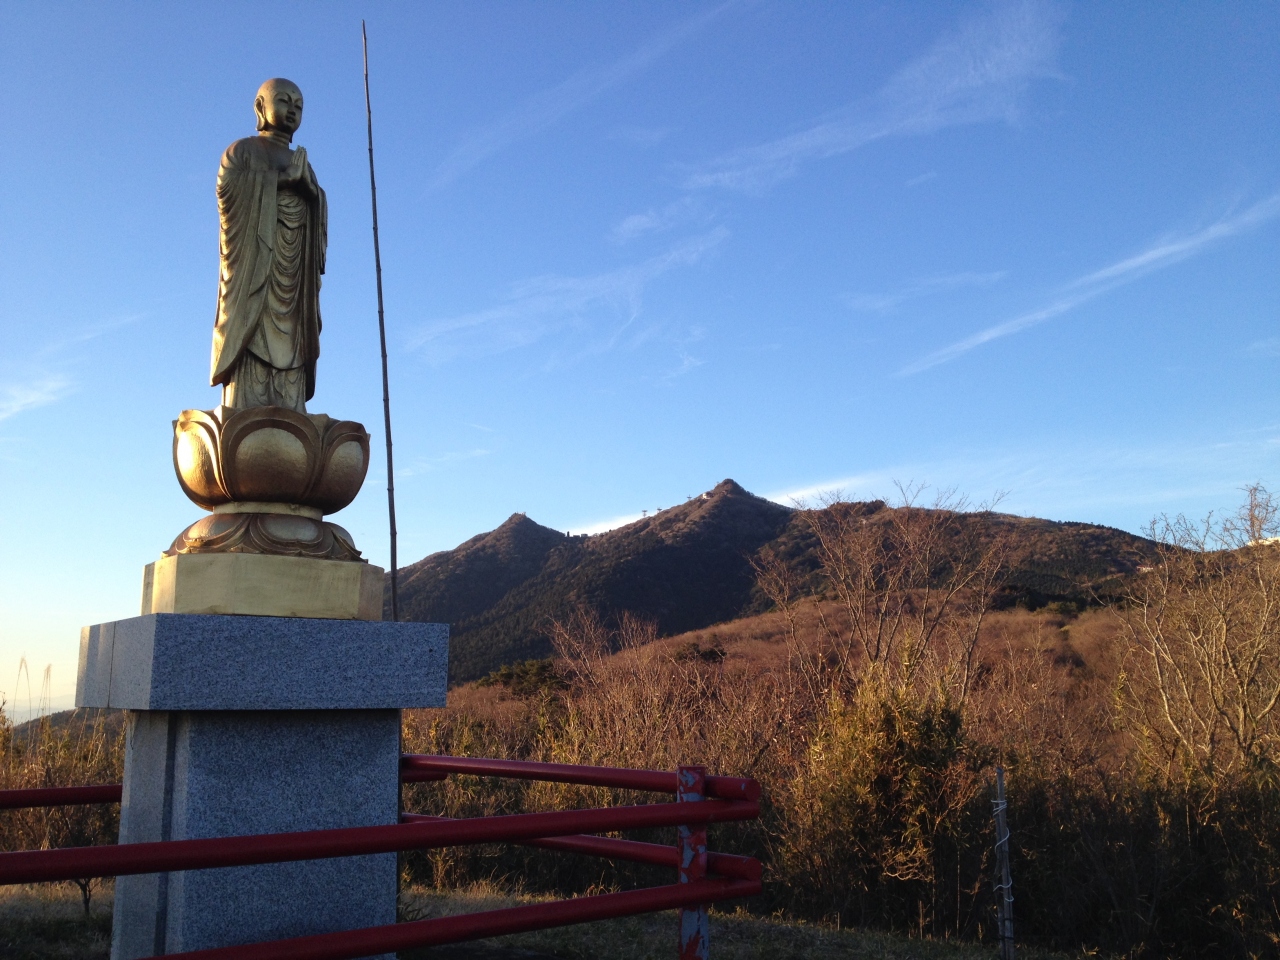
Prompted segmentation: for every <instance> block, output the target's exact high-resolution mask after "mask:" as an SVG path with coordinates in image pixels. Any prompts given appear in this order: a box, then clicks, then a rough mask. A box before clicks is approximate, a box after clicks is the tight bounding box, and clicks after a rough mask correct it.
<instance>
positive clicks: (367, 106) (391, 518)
mask: <svg viewBox="0 0 1280 960" xmlns="http://www.w3.org/2000/svg"><path fill="white" fill-rule="evenodd" d="M360 39H361V40H362V41H363V43H364V115H365V121H366V124H367V126H368V130H369V196H370V197H371V198H372V199H373V267H374V272H375V273H376V274H377V278H378V342H379V343H380V344H381V345H382V420H383V426H384V427H385V430H386V436H387V519H388V522H389V523H390V525H391V619H392V620H399V619H400V592H399V590H398V589H397V584H396V475H395V468H394V464H393V462H392V458H391V385H390V381H389V379H388V377H387V322H386V319H385V316H384V314H383V312H382V252H381V250H380V249H379V247H378V181H377V179H376V178H375V177H374V175H373V106H372V104H371V103H370V100H369V34H368V33H367V32H365V28H364V21H363V20H361V21H360Z"/></svg>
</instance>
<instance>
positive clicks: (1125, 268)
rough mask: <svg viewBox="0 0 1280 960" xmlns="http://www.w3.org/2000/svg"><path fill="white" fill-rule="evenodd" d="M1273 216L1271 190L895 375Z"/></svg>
mask: <svg viewBox="0 0 1280 960" xmlns="http://www.w3.org/2000/svg"><path fill="white" fill-rule="evenodd" d="M1278 215H1280V193H1274V194H1272V195H1271V196H1269V197H1267V198H1266V199H1264V200H1260V201H1259V202H1258V203H1255V204H1254V205H1253V206H1251V207H1249V208H1248V209H1247V210H1245V211H1244V212H1243V213H1239V214H1237V215H1235V216H1228V217H1223V218H1222V219H1220V220H1218V221H1217V222H1216V223H1213V224H1210V225H1209V226H1207V227H1204V228H1203V229H1200V230H1196V231H1194V232H1192V233H1187V234H1183V235H1182V236H1173V237H1166V238H1164V239H1162V240H1160V241H1158V242H1156V243H1154V244H1152V245H1151V246H1150V247H1148V248H1147V249H1146V250H1143V251H1142V252H1141V253H1137V254H1135V255H1133V256H1131V257H1126V258H1124V259H1123V260H1119V261H1117V262H1116V263H1113V264H1111V265H1110V266H1108V267H1103V268H1102V269H1101V270H1095V271H1094V272H1092V273H1088V274H1085V275H1084V276H1083V277H1079V278H1078V279H1076V280H1073V281H1071V282H1070V283H1068V284H1067V285H1066V286H1064V287H1062V288H1060V290H1059V294H1058V296H1057V298H1056V299H1054V300H1053V301H1051V302H1050V303H1048V304H1046V305H1045V306H1042V307H1039V308H1038V309H1035V310H1032V311H1030V312H1029V313H1024V314H1021V315H1020V316H1017V317H1014V318H1013V319H1012V320H1006V321H1005V322H1004V323H998V324H996V325H995V326H992V327H987V328H986V329H985V330H979V331H978V332H977V333H975V334H973V335H972V336H969V337H965V338H964V339H963V340H957V341H956V342H955V343H953V344H951V345H949V346H946V347H943V348H942V349H941V350H935V351H934V352H933V353H931V354H929V355H928V356H925V357H922V358H921V359H919V360H917V361H915V362H914V363H911V364H908V365H907V366H905V367H903V368H902V370H900V371H899V376H908V375H910V374H913V373H920V372H922V371H924V370H928V369H930V368H932V367H936V366H938V365H939V364H943V363H947V362H949V361H951V360H954V359H956V358H957V357H959V356H962V355H964V354H966V353H968V352H969V351H970V350H973V349H974V348H975V347H980V346H982V345H983V344H985V343H990V342H991V341H993V340H999V339H1000V338H1001V337H1007V336H1010V335H1011V334H1015V333H1019V332H1020V331H1022V330H1026V329H1027V328H1029V327H1034V326H1036V325H1037V324H1041V323H1044V322H1045V321H1046V320H1051V319H1053V318H1054V317H1058V316H1061V315H1062V314H1064V313H1068V312H1069V311H1071V310H1074V309H1075V308H1076V307H1078V306H1080V305H1081V304H1083V303H1086V302H1088V301H1090V300H1092V299H1094V298H1095V297H1099V296H1101V295H1102V294H1104V293H1106V292H1108V291H1109V290H1113V289H1115V288H1116V287H1119V286H1123V285H1124V284H1127V283H1132V282H1133V281H1134V280H1137V279H1138V278H1139V277H1143V276H1146V275H1147V274H1149V273H1152V272H1154V271H1156V270H1161V269H1163V268H1165V267H1168V266H1171V265H1172V264H1175V263H1178V262H1179V261H1181V260H1185V259H1187V258H1188V257H1192V256H1195V255H1196V254H1198V253H1200V252H1201V251H1202V250H1204V249H1205V248H1207V247H1209V246H1210V245H1212V244H1214V243H1216V242H1218V241H1220V240H1225V239H1227V238H1229V237H1233V236H1235V235H1236V234H1239V233H1243V232H1245V231H1247V230H1250V229H1253V228H1254V227H1257V226H1260V225H1261V224H1263V223H1266V222H1267V221H1269V220H1272V219H1274V218H1275V217H1276V216H1278Z"/></svg>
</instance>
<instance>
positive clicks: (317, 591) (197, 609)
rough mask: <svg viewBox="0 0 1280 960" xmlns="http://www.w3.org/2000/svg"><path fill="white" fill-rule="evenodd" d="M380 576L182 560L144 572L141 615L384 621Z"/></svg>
mask: <svg viewBox="0 0 1280 960" xmlns="http://www.w3.org/2000/svg"><path fill="white" fill-rule="evenodd" d="M383 573H384V571H383V569H382V568H381V567H375V566H373V565H372V564H369V563H360V562H352V561H348V560H312V559H309V558H306V557H275V556H268V555H265V554H259V553H180V554H178V555H177V556H172V557H161V558H160V559H159V560H157V561H156V562H155V563H149V564H147V566H146V568H145V569H144V572H143V575H142V614H143V615H144V616H145V615H146V614H148V613H211V614H232V613H235V614H247V615H250V616H258V617H317V618H321V619H329V620H381V619H382V591H383Z"/></svg>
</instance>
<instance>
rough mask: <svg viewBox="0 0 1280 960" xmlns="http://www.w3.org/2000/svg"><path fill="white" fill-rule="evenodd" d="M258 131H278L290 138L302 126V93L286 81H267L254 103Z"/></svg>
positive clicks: (294, 85) (259, 90)
mask: <svg viewBox="0 0 1280 960" xmlns="http://www.w3.org/2000/svg"><path fill="white" fill-rule="evenodd" d="M253 107H254V110H255V112H256V113H257V114H258V129H259V130H264V129H265V130H280V131H281V132H283V133H285V134H288V135H289V136H290V137H292V136H293V135H294V134H295V133H296V132H297V130H298V127H300V126H301V125H302V91H301V90H299V89H298V87H297V85H296V84H294V83H291V82H290V81H288V80H268V81H267V82H266V83H264V84H263V85H262V86H261V87H260V88H259V89H258V99H257V100H256V101H255V102H254V105H253Z"/></svg>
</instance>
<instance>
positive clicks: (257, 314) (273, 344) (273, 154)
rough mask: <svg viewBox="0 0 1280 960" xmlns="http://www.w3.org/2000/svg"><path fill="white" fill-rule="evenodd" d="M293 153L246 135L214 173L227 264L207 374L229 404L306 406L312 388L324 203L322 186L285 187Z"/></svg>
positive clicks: (300, 408) (322, 261)
mask: <svg viewBox="0 0 1280 960" xmlns="http://www.w3.org/2000/svg"><path fill="white" fill-rule="evenodd" d="M292 155H293V152H292V151H291V150H289V149H288V148H287V147H284V146H282V145H281V144H278V143H276V142H274V141H273V140H271V139H270V138H268V137H246V138H245V139H243V140H237V141H236V142H235V143H233V144H231V146H229V147H228V148H227V150H226V152H225V153H224V154H223V155H222V166H221V167H220V169H219V170H218V214H219V219H220V222H221V231H220V238H219V249H220V253H221V261H222V269H221V276H220V282H219V285H218V315H217V319H216V320H215V323H214V329H213V360H212V369H211V372H210V376H209V380H210V382H211V383H212V384H213V385H215V386H216V385H218V384H221V385H222V386H223V397H224V400H223V402H224V403H227V404H228V405H229V406H234V407H251V406H263V405H268V404H271V405H278V406H286V407H291V408H293V409H295V410H298V411H300V412H305V410H306V407H305V403H306V401H307V400H310V399H311V397H312V396H313V395H314V394H315V382H316V359H317V358H318V357H319V356H320V276H321V274H323V273H324V266H325V247H326V245H327V243H328V207H327V204H326V201H325V196H324V191H323V190H321V189H319V187H317V188H316V193H317V196H315V197H311V196H308V195H307V194H306V193H304V192H303V190H302V188H300V187H284V188H282V187H280V186H279V179H280V175H281V174H282V173H284V172H285V171H286V170H287V169H288V167H289V162H290V159H291V157H292ZM304 156H305V154H304ZM307 171H308V173H309V174H310V177H311V180H312V182H314V179H315V178H314V173H313V172H311V167H310V164H308V165H307Z"/></svg>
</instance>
